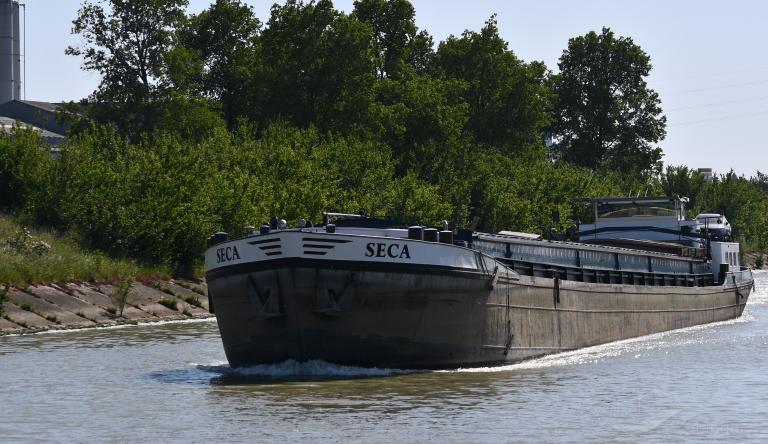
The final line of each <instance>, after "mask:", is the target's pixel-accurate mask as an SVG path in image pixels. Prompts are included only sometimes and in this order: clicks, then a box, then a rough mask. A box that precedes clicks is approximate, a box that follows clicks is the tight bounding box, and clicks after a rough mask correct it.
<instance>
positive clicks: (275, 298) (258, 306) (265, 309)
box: [248, 272, 285, 319]
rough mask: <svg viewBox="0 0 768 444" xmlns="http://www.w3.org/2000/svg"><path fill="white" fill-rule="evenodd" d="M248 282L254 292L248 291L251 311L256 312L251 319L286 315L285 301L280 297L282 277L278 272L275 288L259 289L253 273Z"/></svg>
mask: <svg viewBox="0 0 768 444" xmlns="http://www.w3.org/2000/svg"><path fill="white" fill-rule="evenodd" d="M248 282H249V283H250V284H251V289H252V290H253V292H249V293H248V300H249V301H250V303H251V311H252V312H254V313H255V314H254V315H253V316H252V317H251V319H254V318H255V319H270V318H277V317H281V316H285V309H284V307H283V301H282V298H281V297H280V278H279V276H278V275H277V272H275V288H272V287H270V288H267V289H266V290H263V291H259V287H258V286H257V285H256V280H255V279H254V278H253V276H252V275H248ZM273 290H275V291H273Z"/></svg>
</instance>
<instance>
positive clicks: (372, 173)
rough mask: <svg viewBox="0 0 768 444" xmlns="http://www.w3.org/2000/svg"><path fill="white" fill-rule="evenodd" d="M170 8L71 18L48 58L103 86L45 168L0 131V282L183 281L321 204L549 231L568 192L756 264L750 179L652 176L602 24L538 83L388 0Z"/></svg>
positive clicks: (642, 84) (656, 130)
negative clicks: (656, 201)
mask: <svg viewBox="0 0 768 444" xmlns="http://www.w3.org/2000/svg"><path fill="white" fill-rule="evenodd" d="M186 6H187V2H186V1H185V0H165V1H160V2H158V1H155V0H136V1H131V2H124V1H117V0H102V1H91V0H86V1H85V2H84V3H83V5H82V7H81V8H80V10H78V11H73V16H74V17H75V18H74V21H73V28H72V31H73V33H74V34H77V35H78V40H79V41H81V42H82V45H81V46H78V47H70V48H68V49H67V50H66V52H67V53H68V54H70V55H72V56H75V57H78V58H80V59H81V60H82V68H83V70H85V71H90V72H93V73H95V74H97V75H99V76H100V78H101V83H100V85H99V87H98V89H97V90H96V91H94V92H93V93H92V94H91V95H90V96H89V97H87V98H85V99H83V100H82V101H81V102H79V103H69V104H67V105H66V106H65V107H64V109H63V110H62V111H61V112H60V115H59V118H60V119H61V120H62V122H65V123H66V124H67V125H69V128H70V134H69V137H68V138H67V140H66V141H64V142H63V143H62V144H61V145H59V146H58V147H57V148H58V150H57V152H58V153H59V156H58V158H56V159H53V158H52V157H51V155H50V152H51V150H50V148H51V147H50V146H48V145H47V144H46V142H45V141H44V140H43V139H42V138H41V137H40V135H39V134H38V133H36V132H35V131H34V130H31V129H25V128H21V127H17V128H13V129H12V130H10V131H8V132H5V131H3V132H0V211H2V212H4V213H3V214H6V215H7V216H3V217H0V243H2V246H0V285H4V287H5V288H8V289H16V290H18V291H21V290H23V289H24V288H27V287H29V286H34V285H38V284H50V283H52V282H58V283H65V284H63V285H60V289H59V290H60V291H64V290H66V289H67V288H69V287H68V286H69V285H74V284H69V283H72V282H91V283H93V282H96V283H101V282H104V283H108V284H112V285H114V284H116V283H119V282H126V281H134V280H135V279H136V278H139V279H140V280H141V279H143V280H146V281H147V282H155V281H158V282H170V281H169V280H168V279H169V277H170V276H174V277H176V276H182V277H190V276H191V277H192V281H194V278H195V277H199V276H200V275H201V269H202V265H203V264H202V262H203V252H204V251H205V247H206V239H207V238H208V236H210V235H211V234H212V233H215V232H218V231H226V232H228V233H229V234H230V235H231V236H233V237H234V236H240V235H242V234H243V233H244V230H245V227H247V226H259V225H261V224H263V223H265V222H267V221H269V220H270V219H272V218H273V217H278V218H284V219H286V220H287V221H289V224H291V225H293V224H295V223H296V221H298V220H299V219H305V220H309V221H311V222H315V223H317V222H319V221H320V220H321V217H322V216H321V213H322V212H323V211H336V212H346V213H358V212H359V211H360V210H361V209H365V210H366V212H367V214H370V215H375V216H390V217H392V218H394V219H396V220H400V221H403V222H414V223H420V224H430V225H434V226H440V225H441V224H442V221H444V220H445V221H448V222H449V223H450V225H451V227H469V226H473V227H475V228H477V229H478V230H481V231H487V232H497V231H499V230H513V231H523V232H533V233H545V234H547V235H549V233H552V232H555V233H558V234H561V235H564V234H567V233H568V232H569V231H571V230H572V229H573V227H574V226H575V225H576V224H577V223H579V222H580V221H581V222H588V221H589V215H588V211H586V208H587V207H586V206H585V205H584V199H585V198H589V197H602V196H628V195H632V196H635V195H637V196H640V195H648V196H651V195H680V196H687V197H689V198H690V199H691V200H690V204H689V206H688V211H687V212H688V214H687V216H688V217H693V216H695V215H696V214H697V213H700V212H716V213H722V214H725V215H726V217H727V218H728V220H729V221H730V222H731V223H732V225H733V232H734V235H735V237H736V238H737V239H738V240H739V241H740V242H741V243H742V245H743V250H744V252H745V259H746V258H750V257H751V258H754V259H753V260H754V262H756V263H758V264H759V265H762V262H763V254H765V252H766V250H768V175H766V174H763V173H760V172H757V173H756V175H755V176H754V177H744V176H739V175H737V174H735V173H733V172H726V173H725V174H716V175H715V176H714V177H713V179H712V180H711V181H709V180H706V179H705V178H704V176H703V175H702V174H700V173H699V172H698V171H697V170H695V169H693V168H690V167H688V166H672V165H666V166H665V165H664V164H663V162H662V159H663V151H662V144H663V140H664V137H665V135H666V123H667V122H666V117H665V116H664V114H663V109H662V106H661V105H662V104H661V100H660V98H659V95H658V94H657V93H656V92H655V91H653V90H652V89H650V88H649V87H648V85H647V83H646V78H647V76H648V75H649V73H650V71H651V63H650V56H649V55H648V54H646V53H645V52H644V51H643V50H642V48H640V47H639V46H638V45H637V44H635V43H634V42H633V40H632V39H631V38H629V37H622V36H617V35H615V34H614V33H613V32H612V31H611V30H610V29H609V28H603V29H601V30H599V31H593V32H589V33H587V34H585V35H583V36H576V37H574V38H572V39H570V40H569V41H568V42H563V45H564V51H563V55H562V57H561V58H560V60H559V63H558V66H557V69H556V70H555V69H553V68H554V67H547V66H546V65H545V64H544V63H542V62H539V61H524V60H521V59H520V58H518V57H517V55H516V54H515V53H514V51H513V50H512V49H511V48H510V47H509V44H508V42H506V41H505V40H504V39H503V38H502V37H501V35H500V31H499V27H500V26H501V25H500V24H499V23H498V21H497V19H496V17H495V16H491V17H490V18H489V19H488V21H487V22H486V23H485V25H484V26H483V27H482V29H480V30H478V31H472V30H467V31H465V32H463V33H462V34H461V35H457V36H453V35H452V36H449V37H447V38H446V39H445V40H443V41H440V42H435V41H434V39H433V37H432V36H431V35H430V34H429V32H428V30H420V29H418V28H417V27H416V24H415V10H414V7H413V5H412V4H411V3H410V2H408V1H407V0H358V1H356V2H355V4H354V8H353V10H352V11H351V12H349V13H345V12H342V11H338V10H336V9H335V8H334V6H333V3H332V2H331V1H329V0H319V1H312V2H302V1H298V0H287V1H285V2H283V3H281V4H276V5H274V6H273V7H272V9H271V14H270V17H269V19H268V21H267V22H266V23H261V21H260V20H259V19H258V18H257V17H256V16H255V14H254V12H253V10H252V8H251V7H249V6H247V5H246V4H244V3H242V2H241V1H238V0H216V1H215V2H214V3H213V4H211V5H210V7H209V8H207V9H205V10H204V11H202V12H200V13H198V14H188V13H187V12H186V9H185V8H186ZM696 166H706V165H696ZM555 215H557V217H555ZM23 227H28V228H32V229H30V230H27V231H25V229H24V228H23ZM745 262H746V260H745ZM192 281H191V282H192ZM33 284H34V285H33ZM89 285H97V286H98V285H101V284H89ZM16 290H14V291H16ZM21 292H23V291H21ZM158 301H159V299H158Z"/></svg>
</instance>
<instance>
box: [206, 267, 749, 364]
mask: <svg viewBox="0 0 768 444" xmlns="http://www.w3.org/2000/svg"><path fill="white" fill-rule="evenodd" d="M500 270H501V271H499V272H498V273H497V274H496V275H495V276H492V275H489V274H487V273H481V272H467V271H457V270H451V269H437V268H434V269H432V268H425V267H418V266H406V267H399V268H397V267H396V268H390V269H381V267H379V266H377V267H376V268H373V267H372V266H368V265H365V264H359V263H354V262H349V263H333V264H329V263H328V262H327V261H325V262H323V261H317V262H313V261H311V260H297V261H295V263H293V262H285V261H274V262H272V263H271V264H270V263H264V262H262V263H251V264H245V265H241V266H238V267H230V268H224V269H220V270H217V271H216V272H215V273H209V275H208V290H209V294H210V295H211V300H212V304H213V309H214V311H215V313H216V316H217V318H218V323H219V329H220V331H221V337H222V341H223V343H224V349H225V352H226V355H227V359H228V360H229V362H230V364H231V365H232V366H234V367H241V366H251V365H256V364H266V363H277V362H282V361H285V360H287V359H295V360H298V361H306V360H310V359H322V360H326V361H329V362H334V363H338V364H346V365H355V366H365V367H390V368H424V369H426V368H454V367H460V366H466V367H469V366H482V365H493V364H500V363H509V362H516V361H521V360H524V359H529V358H533V357H537V356H541V355H545V354H549V353H556V352H560V351H566V350H573V349H577V348H580V347H586V346H591V345H597V344H601V343H606V342H611V341H616V340H621V339H626V338H631V337H636V336H641V335H646V334H650V333H656V332H660V331H666V330H671V329H676V328H683V327H688V326H692V325H697V324H703V323H708V322H715V321H722V320H726V319H730V318H735V317H738V316H740V315H741V313H742V311H743V309H744V305H745V304H746V302H747V297H748V294H749V291H750V289H751V286H752V282H751V281H748V282H744V283H741V284H740V285H739V286H738V287H737V286H733V285H732V286H730V287H728V286H725V287H724V286H712V287H647V286H635V285H620V284H596V283H585V282H574V281H560V280H556V279H550V278H542V277H529V276H518V275H516V274H515V273H514V272H511V271H510V272H507V271H506V269H504V268H503V267H500Z"/></svg>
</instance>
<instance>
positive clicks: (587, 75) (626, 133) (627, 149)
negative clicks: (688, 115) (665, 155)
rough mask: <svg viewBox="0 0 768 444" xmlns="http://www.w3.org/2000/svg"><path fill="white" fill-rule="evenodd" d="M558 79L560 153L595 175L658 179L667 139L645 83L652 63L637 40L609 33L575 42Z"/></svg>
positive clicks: (556, 132) (655, 96)
mask: <svg viewBox="0 0 768 444" xmlns="http://www.w3.org/2000/svg"><path fill="white" fill-rule="evenodd" d="M558 66H559V67H560V74H558V75H557V76H555V77H554V88H555V92H556V93H557V95H558V98H557V105H556V107H555V124H554V127H553V129H552V130H553V133H554V135H555V136H556V140H557V145H556V150H557V152H558V153H559V155H560V156H561V158H562V159H564V160H567V161H569V162H573V163H576V164H578V165H582V166H585V167H588V168H592V169H598V168H607V169H610V170H612V171H617V172H620V173H622V174H627V175H631V176H640V175H646V177H647V176H648V175H649V174H652V173H657V172H658V170H659V168H660V167H661V155H662V154H661V149H660V148H657V147H655V146H654V145H653V144H655V143H657V142H659V141H660V140H662V139H663V138H664V136H665V135H666V130H665V127H666V117H665V116H663V115H662V114H661V112H662V111H661V101H660V100H659V95H658V93H656V92H655V91H654V90H652V89H650V88H648V85H647V83H646V81H645V78H646V77H647V76H648V74H649V73H650V71H651V59H650V57H649V56H648V54H646V53H645V52H644V51H643V50H642V49H641V48H640V47H639V46H638V45H636V44H635V43H634V42H633V41H632V39H631V38H628V37H616V36H615V35H614V33H613V32H612V31H611V30H610V29H609V28H603V30H602V33H600V34H597V33H595V32H594V31H592V32H590V33H588V34H587V35H585V36H582V37H576V38H572V39H570V40H569V42H568V49H567V50H565V51H564V52H563V55H562V56H561V57H560V62H559V64H558Z"/></svg>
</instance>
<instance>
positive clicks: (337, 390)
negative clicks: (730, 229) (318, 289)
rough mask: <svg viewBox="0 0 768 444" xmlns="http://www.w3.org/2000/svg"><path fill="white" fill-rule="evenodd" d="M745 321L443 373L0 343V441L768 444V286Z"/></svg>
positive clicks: (159, 329)
mask: <svg viewBox="0 0 768 444" xmlns="http://www.w3.org/2000/svg"><path fill="white" fill-rule="evenodd" d="M758 280H759V281H758V286H759V287H758V290H759V291H758V293H757V294H754V295H753V296H752V297H751V299H750V303H749V305H748V306H747V309H746V311H745V314H744V316H743V317H742V318H740V319H737V320H733V321H727V322H722V323H718V324H711V325H706V326H698V327H693V328H689V329H685V330H678V331H673V332H666V333H662V334H658V335H653V336H649V337H644V338H637V339H631V340H627V341H622V342H617V343H612V344H606V345H602V346H598V347H592V348H589V349H583V350H578V351H574V352H569V353H563V354H560V355H555V356H550V357H545V358H542V359H537V360H533V361H528V362H524V363H520V364H515V365H509V366H500V367H490V368H479V369H477V368H475V369H456V370H448V371H407V372H406V371H401V370H396V369H375V368H356V367H347V366H338V365H334V364H330V363H326V362H322V361H311V362H308V363H298V362H293V361H290V362H285V363H281V364H277V365H264V366H256V367H251V368H245V369H232V368H230V367H229V366H228V365H227V364H226V360H225V358H224V356H223V352H222V347H221V343H220V340H219V337H218V331H217V326H216V324H215V322H211V321H204V322H191V323H189V322H188V323H173V324H165V325H151V326H141V327H126V328H119V329H104V330H83V331H77V332H62V333H56V334H46V335H29V336H17V337H3V338H0V400H2V405H3V406H4V407H6V406H9V407H10V408H4V412H3V416H2V418H3V420H2V421H0V441H8V442H17V441H27V440H36V441H86V440H91V439H93V438H98V439H99V440H100V441H113V442H124V441H126V440H129V439H130V440H137V441H162V442H168V441H179V442H202V441H224V440H226V441H247V442H269V441H278V440H279V441H288V440H290V441H294V440H302V441H310V442H311V441H329V440H331V441H355V442H358V441H360V442H391V441H406V442H426V441H429V442H432V441H445V442H509V441H545V442H583V441H587V440H591V441H618V442H638V441H643V442H654V441H656V442H668V441H670V440H675V441H688V442H700V441H705V440H715V441H749V440H753V441H755V442H761V441H765V440H768V434H767V433H766V432H765V427H764V419H765V418H766V417H768V382H766V381H767V380H766V377H765V368H767V367H768V353H767V352H768V307H766V305H768V291H766V286H767V285H768V274H765V273H762V274H759V275H758Z"/></svg>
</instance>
